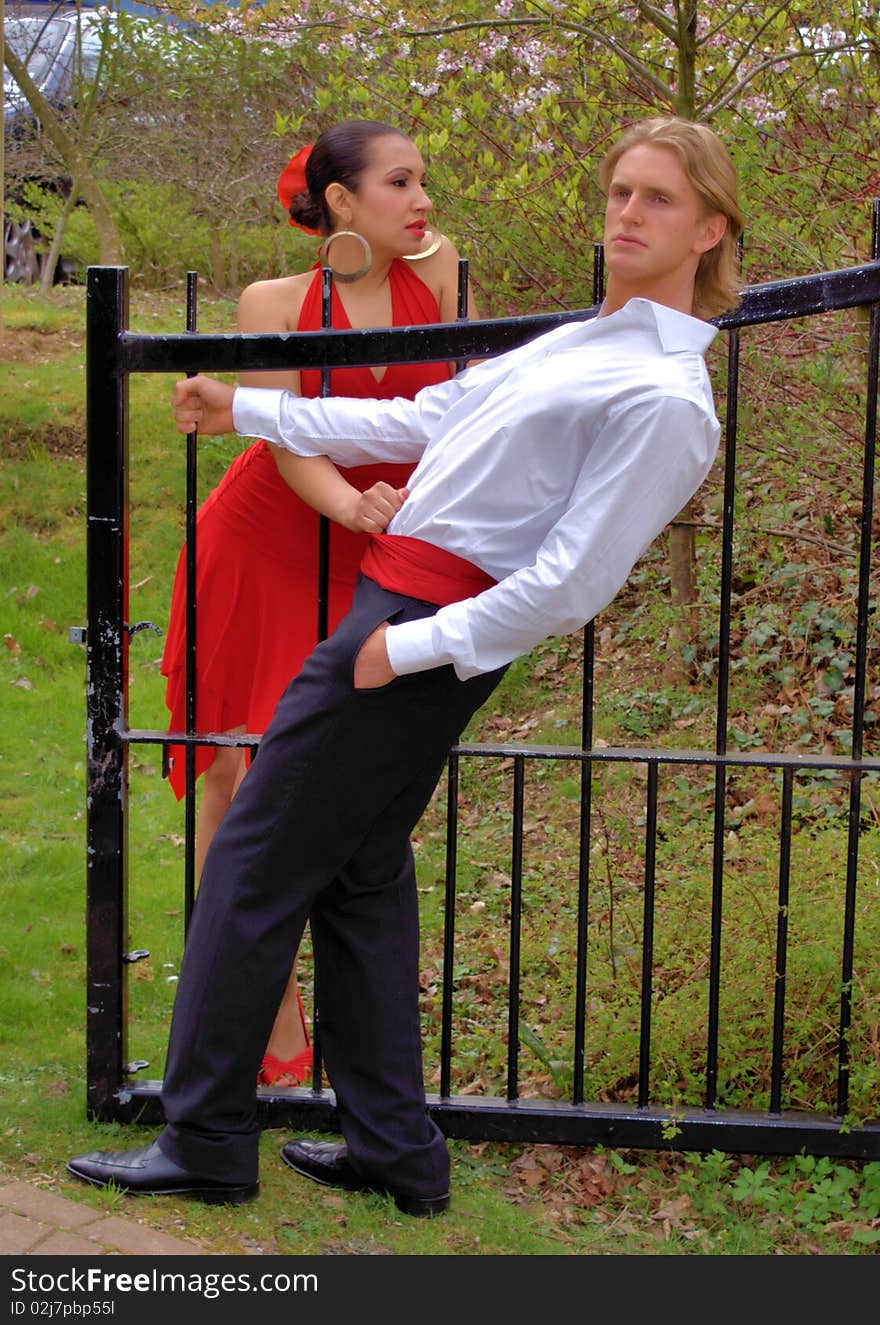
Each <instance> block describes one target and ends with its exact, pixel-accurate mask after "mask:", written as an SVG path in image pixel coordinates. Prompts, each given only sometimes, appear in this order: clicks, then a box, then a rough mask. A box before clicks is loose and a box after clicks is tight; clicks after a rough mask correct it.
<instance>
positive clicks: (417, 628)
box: [385, 617, 446, 676]
mask: <svg viewBox="0 0 880 1325" xmlns="http://www.w3.org/2000/svg"><path fill="white" fill-rule="evenodd" d="M433 626H434V618H433V617H423V618H421V619H420V620H417V621H404V622H402V623H401V624H400V625H399V626H389V627H388V629H387V631H386V632H385V648H386V649H387V651H388V661H389V662H390V664H391V670H392V671H393V672H394V673H395V675H396V676H408V675H409V673H410V672H424V671H427V670H428V668H429V667H439V666H441V665H442V662H444V661H446V660H445V659H440V658H438V657H437V651H436V648H435V646H434V643H433V638H432V637H433V633H434V630H433Z"/></svg>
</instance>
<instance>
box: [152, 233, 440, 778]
mask: <svg viewBox="0 0 880 1325" xmlns="http://www.w3.org/2000/svg"><path fill="white" fill-rule="evenodd" d="M388 278H389V282H390V285H391V310H392V325H393V326H395V327H398V326H413V325H423V324H425V323H429V322H439V320H440V310H439V308H438V306H437V301H436V299H435V298H434V296H433V294H432V293H431V291H430V290H429V289H428V287H427V286H426V285H425V283H424V281H422V280H421V279H420V277H419V276H417V275H416V273H415V271H413V269H412V268H411V267H410V266H409V264H408V263H406V262H404V261H402V260H400V259H397V260H395V261H394V262H393V263H392V264H391V269H390V271H389V274H388ZM332 325H333V326H334V327H335V328H339V329H347V328H349V327H350V326H351V324H350V322H349V320H348V318H347V316H346V313H345V309H344V308H343V307H342V303H341V301H340V299H339V296H338V294H337V292H336V289H335V287H334V289H333V298H332ZM320 326H321V273H320V271H317V272H316V273H315V278H314V280H313V281H312V284H311V285H310V286H309V290H308V293H307V294H306V298H305V301H304V303H303V307H302V311H301V313H300V317H299V321H298V323H297V330H299V331H316V330H318V329H320ZM448 377H449V365H448V364H446V363H413V364H390V365H389V366H388V367H387V368H386V369H385V372H384V374H383V376H382V377H381V379H380V380H379V381H377V380H376V378H375V376H374V375H373V372H372V370H371V369H370V368H367V367H361V368H339V369H335V370H334V371H333V373H332V374H331V380H330V390H331V394H333V395H334V396H357V397H360V398H362V399H367V398H372V399H380V400H389V399H391V398H392V397H394V396H407V397H409V398H410V399H411V398H412V397H413V396H414V395H415V394H416V392H417V391H420V390H421V388H422V387H424V386H429V385H430V384H432V383H435V382H442V381H445V380H446V379H447V378H448ZM300 380H301V390H302V394H303V395H304V396H317V395H319V393H320V389H321V375H320V373H319V372H318V371H316V370H304V371H303V372H302V373H301V374H300ZM410 472H411V466H406V465H388V464H376V465H362V466H358V467H357V468H354V469H346V470H345V471H344V474H345V477H346V478H347V479H348V481H349V482H350V483H352V484H353V485H354V486H355V487H357V488H359V489H360V490H361V491H362V492H363V491H365V490H366V489H367V488H369V487H371V486H372V485H373V484H374V483H377V482H378V481H379V480H380V479H383V480H384V481H385V482H386V483H390V484H392V485H393V486H394V487H404V486H405V485H406V482H407V479H408V477H409V474H410ZM318 525H319V516H318V513H317V512H316V511H314V510H313V509H312V508H311V507H310V506H307V505H306V504H305V502H303V501H302V500H301V499H300V498H299V497H298V496H297V495H296V494H295V493H294V492H293V491H292V489H291V488H289V487H288V485H287V484H286V483H285V482H284V480H283V478H282V477H281V475H280V474H279V472H278V469H277V466H276V464H275V461H274V460H273V458H272V452H271V450H270V448H269V447H268V446H267V445H266V443H265V442H262V441H260V442H254V443H253V444H252V445H250V446H249V447H248V448H247V450H246V451H244V452H243V453H242V454H241V455H240V456H238V457H237V458H236V459H235V460H234V461H233V462H232V464H231V465H230V466H229V469H228V470H227V471H226V473H225V474H224V476H223V478H222V479H221V480H220V482H219V484H218V485H217V487H216V488H215V489H214V491H213V492H212V493H211V494H210V496H209V497H208V498H207V499H206V500H205V502H204V503H203V504H202V506H201V507H200V508H199V512H198V515H197V517H196V528H197V542H196V562H197V565H196V654H197V666H196V724H195V725H196V730H197V731H200V732H222V731H228V730H229V728H231V727H240V726H243V727H244V729H245V731H248V732H255V733H262V732H264V731H265V729H266V727H267V725H268V722H269V719H270V718H271V716H272V713H273V712H274V709H275V705H276V704H277V702H278V700H279V699H280V697H281V695H282V693H283V691H284V689H285V688H286V686H287V684H288V682H289V681H290V679H291V677H293V676H295V675H296V673H297V672H298V671H299V669H300V667H301V666H302V664H303V662H304V661H305V659H306V657H307V656H308V654H309V653H310V652H311V650H312V649H313V648H314V646H315V644H316V643H317V639H318V609H317V587H318ZM365 545H366V535H364V534H354V533H352V532H351V531H350V530H348V529H344V528H342V526H341V525H337V524H333V525H331V528H330V578H329V585H328V628H329V629H331V630H332V629H333V627H334V626H335V625H336V623H337V622H338V621H339V620H340V619H341V618H342V617H343V616H344V615H345V613H346V611H347V610H348V607H349V604H350V602H351V596H352V592H353V589H354V583H355V579H356V578H357V574H358V567H359V564H360V560H361V556H362V554H363V550H364V547H365ZM162 674H163V675H164V676H166V677H167V678H168V683H167V687H166V692H165V703H166V705H167V707H168V709H169V712H170V714H171V718H170V723H169V728H168V730H169V731H185V729H186V548H185V545H184V548H182V549H181V553H180V557H179V559H178V563H177V571H176V573H175V577H174V588H173V591H172V596H171V611H170V618H169V623H168V636H167V639H166V642H165V649H164V653H163V656H162ZM214 755H215V749H214V748H213V747H211V746H197V747H196V761H195V762H196V775H197V776H198V775H199V774H201V773H203V772H204V771H205V769H206V768H207V767H208V766H209V764H210V763H211V761H212V759H213V758H214ZM185 768H186V761H185V759H184V752H183V748H182V747H181V746H171V747H170V748H169V781H170V783H171V786H172V787H173V789H174V792H175V794H176V796H177V797H178V799H179V798H180V797H181V796H182V795H183V793H184V789H185Z"/></svg>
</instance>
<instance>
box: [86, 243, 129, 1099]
mask: <svg viewBox="0 0 880 1325" xmlns="http://www.w3.org/2000/svg"><path fill="white" fill-rule="evenodd" d="M127 327H128V272H127V270H126V269H124V268H120V267H91V268H89V273H88V281H87V287H86V448H87V456H88V461H87V468H88V472H87V476H86V488H87V515H86V526H87V532H86V566H87V569H86V578H87V607H88V624H87V634H86V724H87V729H86V765H87V768H86V778H87V797H86V911H87V917H86V926H87V928H86V1088H87V1110H88V1115H89V1117H90V1118H101V1117H102V1116H108V1117H109V1116H110V1111H111V1106H112V1102H113V1096H114V1093H115V1091H116V1090H117V1089H118V1086H119V1083H120V1081H121V1080H122V1076H123V1073H124V1070H125V1062H126V1058H127V1043H126V1042H127V1035H128V1016H127V1006H126V1002H127V995H126V982H125V973H124V972H125V944H126V941H127V929H128V915H127V908H128V831H127V827H128V825H127V816H128V746H127V745H126V744H125V743H124V742H123V741H121V740H120V734H121V733H122V732H124V731H125V729H126V728H127V726H128V634H127V630H126V624H127V622H128V377H127V376H126V374H125V373H124V372H123V370H122V367H121V364H120V355H119V336H120V334H121V333H122V332H124V331H125V330H126V329H127Z"/></svg>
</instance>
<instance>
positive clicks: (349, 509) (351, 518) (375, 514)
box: [238, 272, 403, 533]
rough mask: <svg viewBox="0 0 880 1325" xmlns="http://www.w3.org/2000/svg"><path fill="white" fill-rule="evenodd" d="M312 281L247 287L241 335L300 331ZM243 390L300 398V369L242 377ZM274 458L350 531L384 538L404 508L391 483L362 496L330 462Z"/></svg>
mask: <svg viewBox="0 0 880 1325" xmlns="http://www.w3.org/2000/svg"><path fill="white" fill-rule="evenodd" d="M312 278H313V273H312V272H302V273H300V274H298V275H296V276H285V277H281V278H280V279H279V280H274V281H255V282H254V283H253V284H252V285H248V286H246V287H245V289H244V290H242V292H241V296H240V298H239V301H238V330H239V331H241V332H261V331H294V330H296V325H297V322H298V321H299V315H300V310H301V309H302V305H303V300H304V299H305V296H306V292H307V290H308V288H309V285H310V284H311V281H312ZM241 385H242V386H270V387H285V388H286V389H287V390H288V391H292V392H293V393H294V394H295V395H297V396H298V395H300V394H301V387H300V376H299V372H298V371H297V370H295V369H285V370H280V371H276V372H265V373H259V372H249V373H242V374H241ZM272 454H273V456H274V458H275V463H276V465H277V466H278V472H279V473H280V475H281V477H282V478H283V479H284V481H285V483H287V485H288V486H289V487H290V488H292V489H293V491H294V492H295V493H296V494H297V496H298V497H301V498H302V500H303V501H304V502H306V504H307V505H309V506H312V507H314V509H315V510H316V511H319V512H320V513H321V515H326V516H327V517H328V518H329V519H331V520H334V521H336V523H337V524H341V525H344V526H345V528H346V529H353V530H355V531H359V532H362V533H379V532H381V531H382V530H383V529H384V528H385V525H387V523H388V521H389V520H390V519H391V516H392V515H393V514H394V512H395V511H397V510H399V509H400V507H401V505H402V504H403V496H402V495H401V493H400V492H398V491H397V489H395V488H392V487H390V486H389V485H388V484H387V483H380V484H377V485H376V487H375V488H371V489H369V491H368V492H365V493H361V492H360V491H359V490H358V489H357V488H355V487H353V486H352V484H351V483H349V482H348V480H347V479H345V478H343V476H342V475H341V474H340V472H339V470H338V469H337V468H336V466H335V465H334V464H333V462H332V460H328V459H327V457H326V456H315V457H308V458H307V457H305V456H297V455H294V454H293V453H292V452H291V451H284V450H281V449H280V448H279V447H277V446H273V447H272Z"/></svg>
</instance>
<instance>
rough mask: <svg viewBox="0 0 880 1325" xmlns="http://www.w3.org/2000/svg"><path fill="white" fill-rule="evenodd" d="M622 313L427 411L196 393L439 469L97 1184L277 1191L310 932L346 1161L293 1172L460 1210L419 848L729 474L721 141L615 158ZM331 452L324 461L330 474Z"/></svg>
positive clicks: (657, 138)
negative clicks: (554, 677) (539, 693)
mask: <svg viewBox="0 0 880 1325" xmlns="http://www.w3.org/2000/svg"><path fill="white" fill-rule="evenodd" d="M600 177H601V180H602V183H603V187H604V188H605V190H606V193H607V207H606V217H605V260H606V268H607V273H608V280H607V295H606V298H605V301H604V303H603V305H602V309H601V311H600V316H599V317H597V318H595V319H593V320H590V321H587V322H581V323H577V324H575V325H569V326H567V327H564V328H559V329H557V330H555V331H552V332H549V333H547V334H546V335H543V336H540V337H538V338H537V339H535V340H533V341H532V342H530V343H529V344H527V345H525V346H522V347H520V348H518V349H516V350H513V351H510V352H509V353H507V354H504V355H501V356H499V357H497V358H495V359H492V360H487V361H485V362H483V363H480V364H477V365H475V366H474V367H472V368H470V369H468V370H467V371H466V372H465V373H462V374H460V375H459V376H458V377H455V378H453V379H451V380H450V381H449V382H448V383H443V384H442V385H440V386H437V387H429V388H427V389H425V390H424V391H422V392H420V393H419V395H418V396H417V397H416V398H415V400H414V401H406V400H391V401H381V402H379V401H377V402H367V401H347V400H344V399H331V400H309V401H303V400H301V399H299V398H298V397H296V396H292V395H291V394H290V393H288V392H280V391H267V390H259V389H239V390H237V391H233V388H231V387H227V386H225V385H223V384H221V383H219V382H216V381H214V380H213V379H210V378H205V377H195V378H192V379H190V380H188V381H185V382H179V383H177V385H176V387H175V390H174V408H175V415H176V418H177V423H178V427H179V429H180V431H181V432H184V433H185V432H189V431H191V430H192V429H193V428H194V427H198V428H199V430H200V431H201V432H202V433H207V434H212V433H221V432H227V431H232V430H233V429H234V430H235V431H237V432H239V433H240V434H241V435H243V436H260V437H265V438H267V439H268V440H270V441H272V442H273V443H275V444H276V445H279V446H281V447H284V448H286V449H288V450H291V451H294V452H295V453H297V454H301V455H304V456H322V455H329V456H330V457H331V459H333V460H334V461H336V462H337V463H340V464H343V465H354V464H359V463H363V462H364V461H365V460H368V459H380V458H381V459H387V460H404V461H410V462H416V461H417V462H418V464H417V466H416V469H415V471H414V473H413V476H412V478H411V480H410V485H409V495H408V496H407V498H406V500H405V502H404V504H403V506H402V507H401V509H400V510H399V511H398V512H397V514H396V515H395V516H394V517H393V519H392V520H391V522H390V524H389V525H388V529H387V531H386V533H385V534H384V535H379V536H377V537H376V538H374V539H373V540H372V542H371V545H370V548H369V550H368V553H367V555H366V556H365V559H364V566H363V569H364V578H363V579H362V580H361V582H360V584H359V586H358V589H357V591H356V594H355V599H354V603H353V606H352V609H351V612H350V613H349V615H348V616H347V617H346V618H345V619H344V620H343V621H342V622H341V624H340V625H339V627H338V628H337V630H336V631H335V632H334V634H333V635H332V636H331V637H330V639H328V640H326V641H325V642H324V643H322V644H321V645H319V646H318V648H317V649H316V650H315V651H314V653H313V654H312V655H311V657H310V659H309V660H308V661H307V662H306V664H305V666H304V667H303V670H302V672H301V673H300V675H299V676H298V677H297V678H296V679H295V680H294V681H293V682H292V683H291V685H290V686H289V687H288V689H287V691H286V692H285V694H284V696H283V697H282V699H281V700H280V702H279V704H278V708H277V709H276V712H275V716H274V717H273V720H272V722H271V724H270V726H269V729H268V730H267V732H266V734H265V736H264V738H263V741H262V744H261V747H260V753H259V757H258V758H257V759H256V760H255V762H254V764H253V767H252V768H251V770H250V771H249V773H248V775H247V777H246V778H245V779H244V782H243V783H242V786H241V788H240V790H239V792H238V794H237V795H236V798H235V800H234V802H233V804H232V807H231V809H230V810H229V812H228V813H227V815H226V817H225V819H224V821H223V823H222V825H221V827H220V830H219V831H218V833H217V836H216V837H215V839H214V842H213V844H212V847H211V850H210V853H209V855H208V858H207V861H206V864H205V869H204V872H203V875H202V881H201V886H200V889H199V896H198V901H197V904H196V907H195V910H194V913H193V919H192V924H191V928H190V932H189V938H188V941H187V946H186V953H185V956H184V962H183V966H182V969H181V975H180V982H179V986H178V995H177V1001H176V1005H175V1010H174V1019H173V1025H172V1030H171V1038H170V1043H169V1052H168V1060H167V1067H166V1073H165V1080H164V1087H163V1095H162V1100H163V1106H164V1109H165V1115H166V1119H167V1125H166V1127H165V1130H164V1131H163V1133H162V1134H161V1136H160V1138H159V1139H158V1141H157V1142H154V1143H153V1144H152V1145H150V1146H147V1147H145V1148H142V1149H138V1150H133V1151H124V1152H120V1153H110V1154H108V1153H104V1152H100V1151H99V1152H95V1153H93V1154H90V1155H83V1156H78V1157H76V1158H75V1159H73V1160H71V1161H70V1163H69V1165H68V1168H69V1170H70V1171H71V1172H72V1173H74V1174H76V1175H77V1176H78V1177H80V1178H83V1179H85V1180H86V1181H88V1182H91V1183H94V1184H97V1185H105V1184H107V1183H109V1182H111V1181H112V1182H114V1183H115V1184H116V1185H117V1186H119V1187H122V1188H124V1189H126V1190H128V1191H130V1192H140V1193H144V1192H150V1193H185V1194H188V1195H192V1196H197V1197H200V1198H201V1199H203V1200H208V1201H228V1202H237V1201H243V1200H248V1199H250V1198H251V1197H252V1196H253V1195H255V1194H256V1192H257V1190H258V1183H257V1164H258V1140H259V1129H258V1124H257V1119H256V1109H255V1097H254V1088H253V1082H254V1079H255V1076H256V1071H257V1068H258V1066H259V1058H260V1052H261V1048H262V1046H263V1045H264V1043H265V1041H266V1037H267V1035H268V1032H269V1029H270V1027H271V1023H272V1018H273V1015H274V1012H275V1009H276V1008H277V1005H278V1001H279V999H280V996H281V993H282V990H283V988H284V985H285V982H286V980H287V976H288V974H289V966H290V953H291V951H294V950H295V949H296V946H297V944H298V942H299V939H300V936H301V934H302V930H303V927H304V925H305V923H306V920H307V918H309V919H310V921H311V929H312V942H313V946H314V951H315V959H316V969H317V974H318V1006H319V1010H320V1016H321V1033H322V1043H323V1045H324V1050H325V1057H326V1061H327V1068H328V1072H329V1075H330V1079H331V1081H332V1083H333V1086H334V1089H335V1092H336V1098H337V1105H338V1111H339V1118H340V1122H341V1127H342V1132H343V1134H344V1137H345V1144H344V1145H335V1144H332V1143H327V1142H314V1141H307V1140H300V1141H293V1142H290V1143H288V1144H287V1145H285V1146H284V1147H283V1149H282V1152H281V1153H282V1158H283V1159H284V1161H285V1162H286V1163H287V1164H288V1165H289V1166H290V1167H291V1168H293V1169H295V1170H296V1171H297V1172H299V1173H301V1174H304V1175H305V1176H307V1177H310V1178H312V1179H314V1180H315V1181H317V1182H321V1183H325V1184H327V1185H330V1186H338V1187H343V1188H346V1189H349V1190H379V1191H385V1192H388V1193H390V1194H391V1195H392V1196H393V1198H394V1199H395V1201H396V1203H397V1205H398V1206H399V1208H400V1209H402V1210H404V1211H405V1212H407V1213H409V1214H413V1215H431V1214H436V1213H438V1212H440V1211H442V1210H444V1209H445V1208H446V1207H447V1205H448V1203H449V1194H448V1175H449V1162H448V1156H447V1152H446V1146H445V1142H444V1139H443V1137H442V1135H441V1133H440V1132H439V1130H438V1128H437V1127H436V1126H435V1125H434V1123H433V1122H432V1121H431V1120H430V1119H429V1117H428V1115H427V1112H426V1108H425V1097H424V1087H423V1081H422V1067H421V1044H420V1027H419V1012H418V920H417V905H416V890H415V879H414V873H413V865H412V853H411V849H410V844H409V834H410V832H411V830H412V828H413V826H414V825H415V823H416V822H417V820H418V818H419V817H420V815H421V813H422V811H423V810H424V808H425V806H426V804H427V802H428V800H429V799H430V796H431V794H432V792H433V789H434V787H435V785H436V782H437V779H438V777H439V775H440V772H441V770H442V767H443V764H444V761H445V759H446V756H447V754H448V752H449V749H450V747H451V745H452V744H454V742H455V741H456V740H457V739H458V737H459V735H460V733H461V731H462V730H463V728H464V727H465V725H466V724H467V722H468V720H469V719H470V717H471V716H472V714H473V713H474V712H475V711H476V709H477V708H478V707H479V706H480V705H481V704H482V703H483V702H484V701H485V699H486V698H487V697H488V695H489V694H490V693H491V692H492V690H493V689H494V687H495V686H496V685H497V683H498V681H499V680H500V678H501V676H502V675H503V672H504V669H505V667H506V666H507V664H508V663H509V662H510V661H511V660H512V659H513V658H515V657H517V656H518V655H520V654H523V653H525V652H526V651H528V650H529V649H530V648H531V647H532V646H533V645H534V644H536V643H538V642H539V641H540V640H542V639H544V638H546V637H547V636H549V635H558V634H564V633H567V632H570V631H572V630H575V629H578V628H580V627H581V626H582V625H583V624H584V623H585V622H586V621H588V620H590V619H591V618H592V617H593V616H595V615H596V613H597V612H599V611H600V610H601V609H602V608H603V607H604V606H605V605H606V604H607V603H608V602H609V601H610V600H611V599H612V598H613V596H614V595H615V593H616V592H617V591H618V589H619V588H620V587H621V585H622V584H623V583H624V582H625V580H626V578H627V576H628V574H629V572H630V570H631V568H632V566H633V564H634V563H635V561H636V560H637V559H638V557H639V556H640V555H641V554H642V552H643V551H644V549H645V548H646V547H647V546H648V544H649V543H650V542H651V541H652V540H653V539H654V538H655V537H656V535H657V534H658V533H659V532H660V531H661V530H662V529H663V528H664V527H665V525H666V524H667V523H668V522H669V521H670V520H671V519H672V518H673V517H674V516H675V515H676V513H677V512H678V511H679V510H680V509H681V507H682V506H684V504H685V503H686V501H687V500H688V499H689V498H690V497H691V496H692V495H693V493H694V492H695V491H696V489H697V488H698V487H699V485H700V484H701V483H702V481H703V479H704V478H705V476H706V474H707V473H708V471H709V468H710V466H711V464H712V461H713V459H714V456H715V452H716V449H717V444H718V436H719V426H718V421H717V419H716V417H715V411H714V407H713V403H712V396H711V390H710V386H709V381H708V375H707V372H706V368H705V364H704V362H703V353H704V351H705V349H706V347H707V346H708V344H709V342H710V341H711V339H712V337H713V335H714V329H713V328H712V327H711V326H710V325H708V324H707V323H706V322H703V321H700V320H698V319H697V318H696V317H694V316H693V313H694V311H695V310H696V311H697V312H699V313H700V314H701V315H702V316H704V317H705V316H712V315H714V314H715V313H717V312H719V311H720V310H721V309H722V308H724V307H726V306H730V305H732V304H734V303H735V302H736V281H737V270H736V248H735V246H736V240H737V238H738V236H739V233H740V231H741V225H742V220H741V214H740V211H739V206H738V203H737V198H736V177H735V172H734V169H733V166H732V164H731V161H730V159H729V157H728V155H727V153H726V152H725V151H724V149H723V148H722V146H721V144H720V143H719V142H718V140H717V138H716V137H715V135H714V134H712V132H711V131H710V130H708V129H707V128H705V127H704V126H699V125H694V124H690V123H687V122H685V121H680V120H675V119H655V120H648V121H645V122H643V123H641V124H637V125H635V126H634V127H633V128H631V129H630V130H629V131H628V132H627V133H625V134H624V135H623V137H622V138H621V139H620V140H619V141H618V143H617V144H616V145H615V147H614V148H613V149H612V151H611V153H610V155H609V157H608V158H607V159H606V161H605V162H604V163H603V167H602V170H601V175H600ZM318 463H324V462H322V461H319V462H318Z"/></svg>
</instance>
